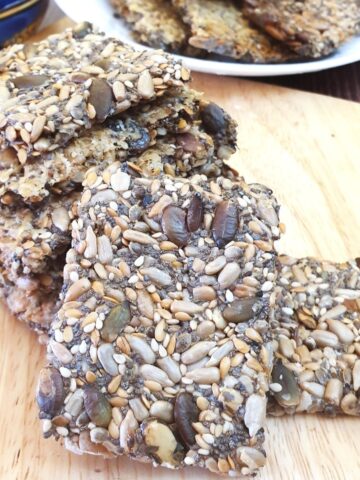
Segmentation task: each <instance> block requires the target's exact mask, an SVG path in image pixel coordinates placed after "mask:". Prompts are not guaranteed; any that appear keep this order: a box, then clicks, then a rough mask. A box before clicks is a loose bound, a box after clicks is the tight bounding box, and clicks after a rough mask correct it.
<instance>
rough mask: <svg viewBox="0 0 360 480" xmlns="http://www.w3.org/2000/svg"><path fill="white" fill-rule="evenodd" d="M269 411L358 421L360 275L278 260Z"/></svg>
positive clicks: (339, 267)
mask: <svg viewBox="0 0 360 480" xmlns="http://www.w3.org/2000/svg"><path fill="white" fill-rule="evenodd" d="M278 261H279V276H278V281H277V286H276V290H277V291H278V296H277V302H276V307H275V309H274V311H273V312H274V318H273V320H272V322H271V328H272V331H273V334H274V338H275V340H276V344H277V351H276V353H275V357H276V360H275V364H274V369H273V373H272V384H271V386H270V392H271V393H272V395H271V396H270V402H269V408H268V411H269V413H271V414H274V415H281V414H284V413H296V412H308V413H317V412H323V413H326V414H330V415H335V414H344V413H345V414H348V415H360V400H359V392H360V334H359V332H360V269H359V268H358V267H357V265H356V263H355V261H352V262H347V263H341V264H336V263H331V262H326V261H320V260H315V259H312V258H305V259H302V260H296V259H294V258H291V257H287V256H280V257H279V260H278Z"/></svg>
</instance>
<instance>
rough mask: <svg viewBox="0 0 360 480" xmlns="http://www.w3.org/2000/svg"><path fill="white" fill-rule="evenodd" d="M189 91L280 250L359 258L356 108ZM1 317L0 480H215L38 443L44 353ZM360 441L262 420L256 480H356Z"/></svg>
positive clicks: (281, 92)
mask: <svg viewBox="0 0 360 480" xmlns="http://www.w3.org/2000/svg"><path fill="white" fill-rule="evenodd" d="M65 23H66V22H63V23H61V24H60V25H56V26H55V27H52V29H51V31H58V30H59V29H60V28H61V26H63V25H64V24H65ZM193 85H194V87H196V88H198V89H199V90H203V91H204V92H205V95H206V97H208V98H210V99H212V100H214V101H216V102H217V103H219V104H220V105H222V106H223V107H224V108H225V109H226V110H227V111H229V112H230V113H231V114H232V115H233V117H234V118H235V119H236V120H237V121H238V123H239V135H238V140H239V152H238V153H237V154H236V155H235V156H234V159H233V161H232V164H233V166H234V167H236V168H237V169H238V170H239V171H240V172H241V174H242V175H244V176H245V178H246V179H247V180H248V181H256V182H261V183H265V184H266V185H268V186H270V187H271V188H273V190H274V191H275V193H276V195H277V196H278V198H279V201H280V203H281V204H282V205H283V208H282V210H281V217H282V221H284V222H285V223H286V225H287V232H286V234H285V235H284V238H283V239H282V240H281V241H280V242H279V250H280V251H281V252H286V253H289V254H293V255H298V256H305V255H317V256H322V257H323V258H328V259H332V260H339V261H340V260H345V259H348V258H350V257H354V256H360V213H359V206H360V205H359V204H360V202H359V200H360V195H359V190H360V106H359V105H357V104H353V103H350V102H345V101H341V100H335V99H332V98H326V97H322V96H318V95H313V94H307V93H302V92H299V91H292V90H286V89H282V88H278V87H271V86H268V85H263V84H261V83H255V82H248V81H244V80H241V79H232V78H221V77H216V76H209V75H200V74H194V82H193ZM0 313H1V321H0V365H1V366H2V369H1V374H0V432H1V435H0V479H1V480H15V479H16V480H64V479H66V480H72V479H74V480H75V479H76V480H105V479H106V480H140V479H141V480H150V479H154V478H156V479H157V480H165V479H170V480H180V479H185V478H186V479H188V480H195V479H196V480H210V479H216V478H219V477H217V476H216V475H211V474H207V473H205V472H203V471H200V470H195V469H187V470H186V471H183V472H171V471H169V470H166V469H163V468H158V469H154V468H152V467H151V466H149V465H143V464H138V463H136V462H134V461H130V460H127V459H125V458H121V459H119V460H112V461H105V460H101V459H99V458H96V457H90V456H83V457H78V456H76V455H72V454H70V453H68V452H66V451H65V450H64V449H63V448H62V447H61V446H60V445H59V444H57V443H56V442H55V441H53V440H43V439H42V437H41V433H40V426H39V423H38V420H37V408H36V406H35V402H34V390H35V385H36V376H37V372H38V370H39V368H40V367H41V365H42V364H43V363H44V348H43V347H41V346H40V345H39V344H38V342H37V338H36V335H34V334H33V333H32V332H30V331H29V330H28V329H27V328H26V327H25V326H24V325H21V324H20V323H18V322H17V321H16V320H15V319H14V318H12V317H10V316H9V315H8V313H7V312H6V310H5V308H3V309H2V310H1V312H0ZM359 433H360V418H349V417H343V418H336V419H329V418H322V417H320V416H311V415H308V416H305V415H303V416H300V415H299V416H295V417H289V418H280V419H274V418H269V419H268V421H267V442H266V448H267V452H268V463H267V466H266V467H265V469H264V471H263V472H262V474H261V475H260V476H259V480H313V479H316V480H358V479H359V478H360V441H359Z"/></svg>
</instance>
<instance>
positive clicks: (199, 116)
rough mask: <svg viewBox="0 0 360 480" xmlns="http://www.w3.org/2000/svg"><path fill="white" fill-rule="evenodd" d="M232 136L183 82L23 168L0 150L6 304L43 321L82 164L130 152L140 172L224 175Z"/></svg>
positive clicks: (219, 115)
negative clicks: (178, 89)
mask: <svg viewBox="0 0 360 480" xmlns="http://www.w3.org/2000/svg"><path fill="white" fill-rule="evenodd" d="M215 131H216V132H215ZM207 132H208V133H207ZM235 140H236V129H235V124H234V122H233V121H232V120H231V119H230V117H229V116H228V115H227V114H226V113H225V112H224V111H223V110H222V109H220V107H218V106H217V105H215V104H213V103H207V102H205V101H204V100H201V96H200V94H198V93H197V92H195V91H193V90H189V89H186V90H185V89H183V90H182V91H181V96H180V97H178V98H176V97H174V96H170V93H169V96H168V95H167V94H165V95H164V96H163V97H161V98H160V99H158V100H157V101H155V102H154V103H152V104H150V105H144V106H142V107H137V108H136V109H135V110H134V109H133V110H130V111H129V114H127V113H125V114H124V115H123V116H122V117H121V118H113V119H109V120H108V121H107V122H106V124H105V125H104V126H103V127H102V128H100V127H98V128H94V129H92V130H91V133H90V134H85V135H83V136H82V137H80V138H78V139H74V140H73V141H72V142H71V143H70V144H69V145H68V146H67V147H66V148H64V149H58V150H57V151H55V152H53V153H50V154H44V156H43V157H42V158H40V159H38V160H37V161H35V162H29V163H27V164H26V165H25V166H24V167H21V166H20V165H19V164H18V163H17V161H16V159H15V165H16V164H17V167H16V168H14V165H12V166H10V167H9V163H8V162H7V161H6V157H7V155H6V154H5V152H3V154H2V156H1V155H0V158H1V159H2V165H3V167H8V168H3V170H2V172H1V175H2V179H3V181H4V184H3V190H2V193H3V197H2V202H3V203H6V204H7V205H9V207H8V206H3V207H1V209H0V212H1V219H0V288H1V293H2V296H3V297H4V298H5V300H6V302H7V304H8V306H9V307H10V310H11V311H12V312H13V313H15V314H16V315H17V316H18V318H20V319H21V320H24V321H26V322H27V323H28V324H30V325H31V326H33V327H35V329H36V330H38V331H43V330H46V329H47V328H48V325H49V322H50V320H51V315H49V311H51V310H52V309H53V308H54V307H55V302H56V299H57V297H58V294H59V291H60V288H61V277H62V270H63V265H64V258H63V255H64V252H65V251H67V249H68V248H69V245H70V240H71V239H70V232H69V231H68V227H69V222H70V219H69V217H68V214H67V210H69V209H70V206H71V203H72V202H73V200H74V199H76V198H77V195H78V194H77V193H76V192H74V189H75V190H76V189H79V187H80V184H81V182H82V180H83V178H84V172H85V169H87V168H89V166H91V165H98V164H101V165H103V166H105V165H106V164H110V163H112V162H113V161H114V160H115V159H117V158H118V159H119V160H121V161H124V160H126V159H128V160H129V161H131V165H132V168H133V169H134V170H135V171H136V172H138V173H141V174H142V175H145V176H156V175H158V174H159V173H160V172H162V171H163V170H164V171H165V172H167V173H171V174H174V175H175V174H176V175H182V176H185V175H189V174H190V173H192V172H194V171H199V172H204V173H206V174H207V175H209V176H212V175H219V174H220V173H221V172H223V173H226V174H227V175H230V174H231V172H230V171H227V170H226V168H225V166H224V164H223V160H225V159H227V158H228V157H229V156H230V155H231V153H232V152H233V151H234V150H235ZM10 165H11V164H10ZM5 189H6V193H5V194H4V192H5ZM60 195H61V196H60ZM44 196H45V199H44V200H42V198H43V197H44ZM40 200H42V201H41V202H40V203H39V201H40ZM35 201H36V203H34V202H35ZM23 202H27V203H29V205H30V206H31V208H30V207H27V206H26V205H24V204H23ZM10 207H11V208H10ZM64 207H65V208H64ZM52 218H54V219H55V224H54V223H53V221H52ZM49 271H50V272H53V274H54V276H55V279H56V281H52V280H53V278H49V276H48V272H49ZM44 282H45V283H46V285H44ZM24 294H25V295H24ZM44 299H46V302H45V301H44Z"/></svg>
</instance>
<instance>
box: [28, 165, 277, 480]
mask: <svg viewBox="0 0 360 480" xmlns="http://www.w3.org/2000/svg"><path fill="white" fill-rule="evenodd" d="M125 168H126V166H125V165H123V166H122V170H121V169H118V168H117V166H116V165H115V166H113V167H110V168H108V169H106V170H105V171H104V172H103V174H100V173H99V172H98V173H97V174H96V175H94V173H95V169H93V170H91V171H89V173H88V174H87V177H86V180H85V190H84V193H83V194H82V198H81V201H80V204H79V219H78V220H75V221H74V222H73V224H72V226H73V248H72V249H71V250H70V251H69V252H68V254H67V264H66V266H65V269H64V287H63V291H62V294H61V302H62V306H61V308H60V310H59V313H58V315H57V318H56V319H55V321H54V323H53V326H52V339H51V341H50V343H49V346H48V353H49V367H48V368H46V369H44V370H43V371H42V372H41V375H40V381H39V387H38V392H37V400H38V403H39V406H40V417H41V418H42V426H43V431H44V434H45V436H46V437H49V436H55V437H64V441H65V444H66V446H67V448H69V449H71V450H73V451H75V452H77V453H84V452H89V453H94V454H104V453H107V454H112V455H120V454H127V455H129V456H130V457H133V458H136V459H139V460H143V461H151V462H152V463H153V464H154V465H163V466H168V467H171V468H178V467H182V466H185V465H197V466H201V467H205V468H208V469H209V470H211V471H215V472H220V473H228V474H229V475H235V473H237V474H242V475H243V476H246V475H253V474H254V473H255V472H256V470H257V469H258V468H259V467H260V466H262V465H263V464H264V462H265V453H264V450H263V440H264V432H263V422H264V419H265V409H266V392H267V390H268V374H269V371H270V369H271V361H272V356H271V337H270V334H269V323H268V321H267V319H268V314H269V308H270V307H272V306H273V305H272V303H273V301H274V296H273V294H272V290H273V286H274V282H275V281H276V274H275V268H274V267H275V254H274V245H273V241H274V240H275V239H276V238H278V235H279V228H278V206H277V203H276V201H275V199H274V198H273V197H272V195H271V191H270V190H268V189H267V188H265V187H263V186H261V185H258V184H254V185H250V186H249V185H247V184H246V183H245V182H243V181H242V180H239V181H238V182H236V183H234V182H232V181H231V180H230V179H226V178H223V177H218V178H217V179H216V180H214V181H209V179H208V178H207V177H205V176H199V175H197V176H194V177H192V178H191V179H189V180H187V179H174V178H172V177H169V176H163V175H160V176H159V178H157V179H144V178H134V177H132V176H131V175H129V172H126V171H125ZM65 337H66V338H67V339H65ZM60 338H61V339H62V340H63V341H61V343H59V339H60ZM49 392H51V393H49Z"/></svg>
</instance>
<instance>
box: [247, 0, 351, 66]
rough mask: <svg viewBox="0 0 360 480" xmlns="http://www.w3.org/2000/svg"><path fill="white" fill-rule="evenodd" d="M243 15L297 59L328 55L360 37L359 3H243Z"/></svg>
mask: <svg viewBox="0 0 360 480" xmlns="http://www.w3.org/2000/svg"><path fill="white" fill-rule="evenodd" d="M244 4H245V8H244V10H243V11H244V14H245V15H246V16H247V17H248V18H249V19H250V20H252V21H253V22H254V23H256V25H258V26H259V27H261V28H262V29H264V30H265V32H266V33H268V34H269V35H271V36H272V37H273V38H275V39H277V40H280V41H281V42H283V43H284V44H286V45H288V46H289V47H290V48H291V49H292V50H294V51H295V52H296V53H298V54H299V55H302V56H305V57H313V58H317V57H322V56H325V55H329V54H330V53H332V52H333V51H334V50H336V49H337V48H338V47H339V46H340V45H341V44H342V43H344V42H345V41H346V40H348V39H349V38H350V37H352V36H354V35H356V34H357V33H359V29H360V2H359V0H302V1H301V2H299V1H295V0H245V1H244Z"/></svg>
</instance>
